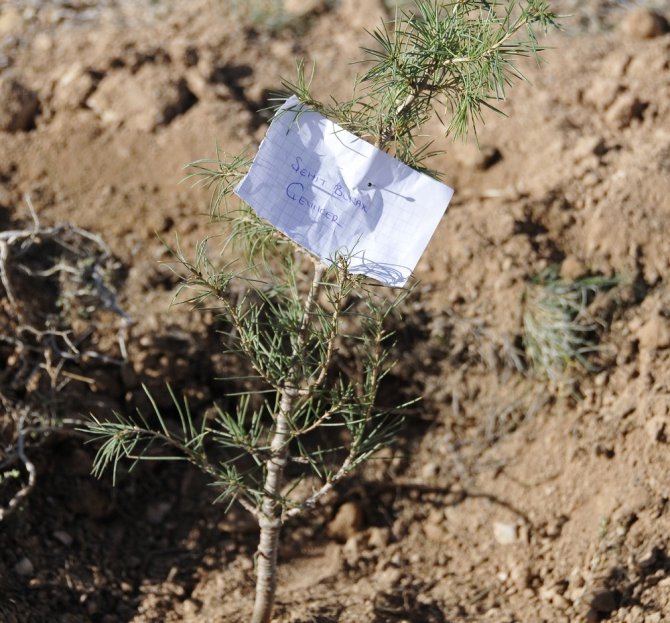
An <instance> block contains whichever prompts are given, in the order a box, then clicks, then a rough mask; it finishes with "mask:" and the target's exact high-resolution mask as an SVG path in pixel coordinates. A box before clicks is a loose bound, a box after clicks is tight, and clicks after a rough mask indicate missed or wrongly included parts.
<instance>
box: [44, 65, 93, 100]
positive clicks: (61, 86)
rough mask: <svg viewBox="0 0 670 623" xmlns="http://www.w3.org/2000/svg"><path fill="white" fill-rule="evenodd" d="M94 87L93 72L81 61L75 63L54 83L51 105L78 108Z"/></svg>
mask: <svg viewBox="0 0 670 623" xmlns="http://www.w3.org/2000/svg"><path fill="white" fill-rule="evenodd" d="M94 89H95V79H94V77H93V74H91V72H89V71H88V70H87V69H86V68H85V67H84V66H83V65H82V64H81V63H75V64H74V65H72V66H71V67H70V68H69V69H68V70H67V71H66V72H65V73H64V74H63V75H62V76H61V78H60V79H59V80H58V82H57V83H56V86H55V88H54V96H53V105H54V106H55V107H56V108H79V107H80V106H82V105H83V104H84V102H85V101H86V98H87V97H88V96H89V95H90V94H91V93H92V92H93V90H94Z"/></svg>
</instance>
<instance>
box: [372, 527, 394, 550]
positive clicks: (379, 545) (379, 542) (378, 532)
mask: <svg viewBox="0 0 670 623" xmlns="http://www.w3.org/2000/svg"><path fill="white" fill-rule="evenodd" d="M390 540H391V530H390V529H389V528H378V527H373V528H370V535H369V537H368V547H371V548H372V549H383V548H385V547H386V546H387V545H388V544H389V541H390Z"/></svg>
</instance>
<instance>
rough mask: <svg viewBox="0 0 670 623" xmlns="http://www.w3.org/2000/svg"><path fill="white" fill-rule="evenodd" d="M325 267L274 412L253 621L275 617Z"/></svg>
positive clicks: (264, 622)
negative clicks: (286, 489)
mask: <svg viewBox="0 0 670 623" xmlns="http://www.w3.org/2000/svg"><path fill="white" fill-rule="evenodd" d="M323 270H324V267H323V265H322V264H315V266H314V274H313V278H312V285H311V287H310V290H309V293H308V294H307V298H306V300H305V306H304V310H303V316H302V321H301V323H300V329H299V332H298V336H297V340H296V344H295V346H294V348H295V351H294V352H293V357H294V359H295V363H294V364H293V366H292V367H291V371H290V374H289V377H288V379H287V382H286V384H285V385H284V386H283V387H282V388H281V396H280V399H279V408H278V410H277V413H276V415H275V429H274V435H273V436H272V441H271V443H270V457H269V458H268V460H267V461H266V463H265V474H266V475H265V483H264V486H263V498H262V502H261V508H260V515H259V517H258V525H259V527H260V539H259V542H258V550H257V552H256V598H255V601H254V612H253V615H252V618H251V621H252V623H269V621H270V618H271V616H272V607H273V605H274V599H275V592H276V589H277V552H278V549H279V533H280V531H281V527H282V524H283V516H282V515H283V507H282V504H281V501H280V500H281V497H280V494H281V489H282V484H283V479H284V468H285V467H286V463H287V461H288V457H289V447H288V446H289V441H290V439H291V436H290V427H289V422H290V419H291V415H292V413H293V410H294V407H295V403H296V400H297V399H298V396H299V388H300V387H301V386H302V385H303V384H304V379H302V378H300V377H301V372H300V369H301V367H300V366H299V365H298V361H299V360H300V359H302V357H303V353H302V352H301V351H302V350H303V349H304V348H305V344H306V339H305V338H306V334H307V330H308V328H309V323H310V316H311V314H312V311H313V308H314V302H315V300H316V297H317V296H318V292H319V288H320V286H321V279H322V277H323Z"/></svg>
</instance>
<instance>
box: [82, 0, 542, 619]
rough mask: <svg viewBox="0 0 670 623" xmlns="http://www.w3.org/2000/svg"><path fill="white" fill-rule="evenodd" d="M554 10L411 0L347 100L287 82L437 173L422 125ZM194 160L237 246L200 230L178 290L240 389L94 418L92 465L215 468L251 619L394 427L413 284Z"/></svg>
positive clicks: (491, 74)
mask: <svg viewBox="0 0 670 623" xmlns="http://www.w3.org/2000/svg"><path fill="white" fill-rule="evenodd" d="M553 19H554V16H553V15H552V13H551V12H550V10H549V7H548V4H547V2H545V1H544V0H528V1H526V2H504V3H503V2H486V1H484V0H460V1H458V2H436V1H429V0H420V1H418V2H417V3H416V11H415V12H412V13H409V12H408V13H399V14H398V15H396V18H395V20H394V21H393V22H391V23H388V24H386V23H385V24H382V25H381V26H380V27H379V28H378V29H377V30H375V31H374V32H373V33H372V38H373V41H372V44H371V46H370V47H369V48H367V49H366V52H367V62H368V67H367V70H366V71H365V73H364V74H363V75H362V76H361V78H360V80H358V81H357V83H356V85H355V87H354V89H353V95H352V97H351V99H349V100H346V101H335V100H330V101H327V102H324V101H321V100H319V99H317V98H316V97H315V96H314V95H313V94H312V92H311V89H310V84H309V80H308V78H307V77H306V75H305V72H304V68H303V66H302V64H301V65H299V71H298V77H297V80H296V81H295V82H292V83H291V82H285V83H284V85H285V87H286V88H287V89H288V91H290V92H291V93H293V94H295V95H297V96H298V97H299V99H300V100H301V101H302V102H303V103H304V104H306V105H307V106H309V107H310V108H312V109H315V110H316V111H318V112H320V113H322V114H323V115H324V116H326V117H328V118H330V119H332V120H334V121H336V122H337V123H339V124H340V125H341V126H343V127H344V128H346V129H347V130H349V131H351V132H353V133H354V134H356V135H358V136H360V137H362V138H364V139H365V140H367V141H369V142H370V143H373V144H374V145H376V146H377V147H378V148H379V149H382V150H384V151H386V152H389V153H391V154H392V155H394V156H395V157H396V158H398V159H399V160H401V161H403V162H405V163H406V164H409V165H410V166H412V167H414V168H416V169H417V170H421V171H428V172H430V173H433V174H435V175H436V174H437V173H436V172H434V171H430V169H429V160H428V159H429V157H430V156H431V155H432V154H433V153H434V152H432V151H431V149H430V145H429V142H427V141H426V140H424V139H422V138H421V131H422V128H423V127H424V126H425V124H426V123H427V122H428V121H429V120H430V119H431V118H432V117H433V115H434V113H435V112H437V113H438V114H446V115H447V116H448V119H447V121H446V125H445V129H446V132H447V133H450V134H453V135H455V136H460V137H463V136H465V135H466V134H467V133H468V131H469V130H471V129H473V128H474V126H475V124H476V123H477V122H478V121H479V120H480V117H481V113H482V110H483V108H485V107H486V108H493V109H494V110H496V108H495V103H496V102H497V101H499V100H502V99H503V98H504V96H505V89H506V87H507V86H508V85H509V84H511V82H512V81H513V80H514V79H515V78H519V77H521V74H520V73H519V71H518V69H517V68H516V67H515V64H514V61H515V60H516V59H518V58H519V57H524V56H530V55H534V54H535V53H536V52H537V51H538V50H539V49H540V48H539V47H538V45H537V41H536V39H535V34H534V31H533V27H535V26H539V27H542V28H546V27H547V26H549V25H551V24H553ZM194 167H195V168H194V170H193V175H195V176H196V179H197V180H199V181H200V183H202V184H203V185H205V186H211V187H213V189H214V193H213V202H212V216H213V220H214V221H215V222H219V223H225V224H226V227H225V228H227V229H229V231H231V234H230V237H229V238H227V240H229V241H230V243H231V244H226V245H224V253H223V256H224V260H222V261H220V262H219V263H217V264H215V263H214V262H213V260H211V258H210V255H209V251H208V244H207V241H203V242H202V243H200V245H199V246H198V248H197V250H196V253H195V257H194V259H192V260H190V259H188V258H187V256H186V255H185V254H184V253H183V252H182V251H181V250H180V249H176V250H175V258H176V260H177V262H178V264H179V265H180V266H181V267H182V269H184V272H185V276H184V282H183V287H184V288H188V289H189V291H192V292H194V294H193V295H192V296H190V297H188V299H187V300H188V301H189V302H190V303H192V304H193V305H197V306H203V305H210V304H212V305H214V306H216V308H217V309H218V310H219V311H220V314H221V318H222V320H223V322H224V323H225V326H226V327H227V331H226V345H227V347H228V349H229V350H230V352H231V355H236V356H238V357H239V362H240V363H239V369H240V371H241V372H240V375H239V378H238V379H237V384H238V385H239V386H240V387H241V389H240V390H239V392H238V393H237V395H236V396H234V397H230V396H229V397H222V400H221V401H220V402H219V403H218V404H217V407H216V415H215V416H214V417H205V416H204V415H203V414H193V413H190V411H189V408H188V404H186V403H185V402H183V401H181V400H179V399H178V398H177V397H176V396H174V395H173V400H174V404H175V414H176V417H177V419H178V424H177V425H175V424H173V422H172V420H170V419H169V418H167V417H166V416H165V415H163V414H161V413H160V411H159V410H158V409H155V413H154V414H153V416H152V419H150V418H149V417H148V416H143V415H138V416H137V417H133V418H129V417H121V416H119V417H118V418H117V420H116V421H113V422H104V421H96V422H93V423H92V424H91V426H90V430H91V432H92V433H93V434H94V435H95V436H96V437H97V438H98V439H99V440H100V441H101V442H102V445H101V448H100V450H99V452H98V455H97V459H96V462H95V471H96V473H98V474H99V473H101V472H102V471H103V470H104V469H105V468H107V467H108V466H111V467H112V468H113V469H114V470H116V468H117V466H118V464H119V461H120V460H121V459H123V458H130V459H132V460H140V459H152V458H157V456H158V455H157V451H158V450H160V449H162V450H164V449H165V448H168V449H169V450H170V451H171V452H173V453H176V455H177V456H179V457H181V458H183V459H185V460H188V461H191V462H192V463H194V464H195V465H197V466H198V467H200V468H201V469H203V470H204V471H205V472H207V473H208V474H210V476H211V477H212V479H213V481H214V482H215V484H216V485H217V487H218V488H219V491H220V498H221V499H225V500H227V501H228V502H231V503H232V502H233V501H237V502H239V503H240V504H242V506H243V507H244V508H245V509H247V510H248V511H249V513H251V514H252V515H253V516H254V517H255V518H256V520H257V521H258V525H259V528H260V540H259V546H258V552H257V557H256V573H257V582H256V600H255V604H254V611H253V615H252V619H251V620H252V621H253V623H267V622H268V621H269V620H270V618H271V613H272V607H273V602H274V595H275V591H276V583H277V579H276V577H277V576H276V568H277V551H278V543H279V535H280V530H281V528H282V526H283V525H284V524H285V522H286V521H287V520H288V519H290V518H291V517H293V516H295V515H297V514H299V513H302V512H305V511H307V510H309V509H310V508H312V507H313V506H314V505H315V504H316V503H317V502H318V501H319V500H320V499H321V498H322V497H323V496H324V495H325V494H327V493H328V492H329V491H330V490H331V489H332V488H333V487H334V486H335V485H336V484H337V483H338V482H339V481H341V480H342V479H343V478H345V477H346V476H348V475H349V474H351V472H352V471H353V470H354V469H355V468H356V467H357V466H358V465H360V464H361V463H362V462H363V461H365V460H366V459H367V458H368V457H370V456H371V455H372V454H373V453H374V452H376V451H377V450H378V449H379V448H381V447H382V446H383V445H384V444H387V443H388V442H389V441H390V440H391V439H392V437H393V434H394V432H395V428H396V427H397V424H398V421H399V418H398V416H397V414H396V413H395V412H394V409H393V406H394V405H392V404H390V405H389V404H388V400H386V401H382V402H384V403H385V404H384V405H383V406H379V401H378V396H379V393H380V388H381V387H382V383H383V379H384V377H385V375H386V374H387V373H388V371H389V369H390V366H391V364H392V361H391V360H390V349H389V337H390V334H389V333H388V328H387V324H388V322H387V321H388V319H389V317H390V316H391V315H392V314H393V313H394V312H395V310H396V309H397V307H398V304H399V302H400V300H402V298H403V296H405V295H406V293H407V291H401V292H400V296H398V295H397V294H393V291H391V290H389V289H388V288H380V287H379V286H376V285H374V284H372V283H370V282H369V281H368V280H366V279H365V278H363V277H361V276H359V275H352V274H351V273H350V272H349V270H348V267H349V261H348V258H347V257H346V256H338V257H336V258H334V261H333V262H332V263H329V264H328V265H325V264H323V263H321V262H320V261H317V260H315V259H314V258H312V257H311V256H310V255H309V254H308V253H307V252H305V250H304V249H302V248H301V247H300V246H298V245H296V244H295V243H293V242H292V241H290V240H289V239H287V238H286V237H285V236H284V235H283V234H282V233H281V232H279V231H277V230H276V229H274V228H273V227H272V226H271V225H269V224H268V223H267V222H265V221H262V220H261V219H259V218H258V217H257V216H256V214H255V213H254V212H253V210H252V209H251V208H250V207H248V206H245V205H241V206H239V207H237V206H235V205H231V202H232V197H231V195H232V192H233V189H234V188H235V186H236V184H237V182H238V181H239V180H240V179H241V178H242V177H243V176H244V175H245V173H246V172H247V170H248V167H249V161H248V160H247V159H246V158H244V157H241V156H237V157H233V158H230V159H227V160H226V159H222V158H221V157H220V155H217V158H216V159H215V160H213V161H199V162H197V163H194ZM222 227H223V226H222ZM225 228H224V229H225ZM241 258H244V259H241ZM210 301H213V303H211V302H210ZM170 391H171V390H170ZM302 480H307V481H308V482H309V483H310V484H311V491H310V492H309V493H307V494H306V495H305V494H302V495H301V494H299V493H298V489H297V488H296V487H297V484H298V483H300V482H301V481H302Z"/></svg>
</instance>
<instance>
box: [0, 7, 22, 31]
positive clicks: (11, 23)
mask: <svg viewBox="0 0 670 623" xmlns="http://www.w3.org/2000/svg"><path fill="white" fill-rule="evenodd" d="M22 25H23V17H22V16H21V13H20V12H19V11H18V10H17V9H13V8H10V9H8V10H6V11H3V12H2V14H0V35H9V34H13V33H15V32H18V31H19V30H20V29H21V26H22Z"/></svg>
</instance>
